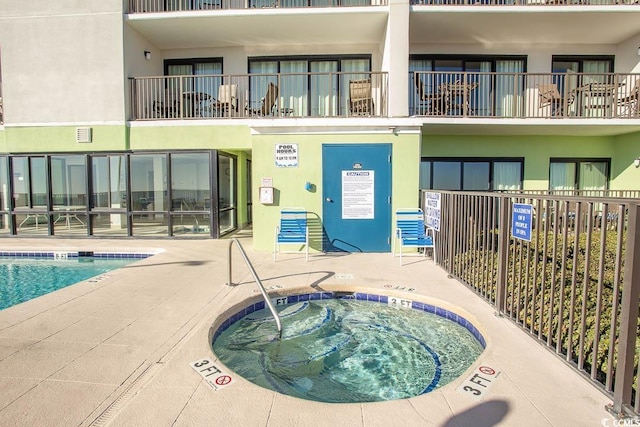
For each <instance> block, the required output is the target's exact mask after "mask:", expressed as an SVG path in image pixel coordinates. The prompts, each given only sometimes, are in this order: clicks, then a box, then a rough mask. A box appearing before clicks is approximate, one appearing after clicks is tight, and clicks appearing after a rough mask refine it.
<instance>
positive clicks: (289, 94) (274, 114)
mask: <svg viewBox="0 0 640 427" xmlns="http://www.w3.org/2000/svg"><path fill="white" fill-rule="evenodd" d="M130 81H131V106H132V113H131V116H132V117H131V119H132V120H181V119H214V118H284V117H353V116H359V117H385V116H387V73H381V72H359V71H358V72H339V73H291V74H250V75H197V76H196V75H188V76H161V77H135V78H131V79H130Z"/></svg>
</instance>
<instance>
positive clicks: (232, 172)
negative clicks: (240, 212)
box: [218, 153, 237, 236]
mask: <svg viewBox="0 0 640 427" xmlns="http://www.w3.org/2000/svg"><path fill="white" fill-rule="evenodd" d="M236 164H237V160H236V157H235V156H232V155H231V154H224V153H218V227H219V232H220V236H222V235H223V234H227V233H229V232H231V231H233V230H235V229H236V228H237V214H236V203H237V202H236V200H237V190H236V183H237V170H236Z"/></svg>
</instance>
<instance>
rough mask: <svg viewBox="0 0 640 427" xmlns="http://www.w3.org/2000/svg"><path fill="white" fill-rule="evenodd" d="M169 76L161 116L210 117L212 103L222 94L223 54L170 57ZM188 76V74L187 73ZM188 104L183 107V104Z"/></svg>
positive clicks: (165, 71)
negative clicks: (184, 57) (220, 88)
mask: <svg viewBox="0 0 640 427" xmlns="http://www.w3.org/2000/svg"><path fill="white" fill-rule="evenodd" d="M164 73H165V75H167V76H176V77H173V78H171V77H170V78H167V83H166V86H167V87H166V88H165V89H166V91H167V94H166V95H165V96H163V97H160V98H161V99H162V100H163V105H162V107H161V108H162V109H163V110H164V111H161V112H160V114H161V116H176V115H179V114H180V112H181V110H182V113H183V114H184V115H185V116H187V117H194V116H201V117H210V116H211V115H212V114H213V112H212V111H211V109H210V108H209V103H210V102H211V100H212V99H213V98H218V88H219V87H220V85H221V84H223V82H222V58H196V59H169V60H166V61H165V63H164ZM185 76H187V77H185ZM181 104H182V105H184V107H183V108H182V109H181V108H180V107H179V105H181Z"/></svg>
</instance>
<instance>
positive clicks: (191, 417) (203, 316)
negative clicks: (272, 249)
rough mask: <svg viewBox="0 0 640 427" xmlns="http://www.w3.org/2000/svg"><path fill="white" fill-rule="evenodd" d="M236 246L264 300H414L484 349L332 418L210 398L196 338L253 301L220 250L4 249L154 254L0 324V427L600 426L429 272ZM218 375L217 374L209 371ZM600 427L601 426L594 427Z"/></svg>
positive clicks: (121, 246)
mask: <svg viewBox="0 0 640 427" xmlns="http://www.w3.org/2000/svg"><path fill="white" fill-rule="evenodd" d="M237 237H239V238H240V241H241V242H242V244H243V246H244V248H245V251H246V252H247V254H248V256H249V258H250V259H251V261H252V263H253V264H254V267H255V269H256V271H257V273H258V275H259V276H260V278H261V280H262V281H263V283H264V285H265V287H266V288H267V289H268V291H269V292H273V291H280V292H285V291H286V290H287V289H290V288H294V287H299V286H303V285H310V286H313V287H314V288H316V289H318V290H320V289H323V286H327V287H331V286H332V285H343V286H344V287H345V288H347V289H354V290H355V289H359V290H360V289H369V290H370V291H371V292H378V291H379V292H381V293H385V292H392V293H394V294H396V295H399V296H402V297H405V296H406V298H407V299H412V297H413V296H425V297H429V298H435V299H437V300H441V301H443V302H444V303H445V304H452V305H455V306H458V307H460V308H461V309H462V310H464V311H466V312H468V313H470V314H471V316H472V318H471V319H468V320H472V321H473V322H474V323H475V324H476V325H477V326H479V327H480V328H481V331H482V332H483V333H484V334H485V338H486V339H487V348H486V349H485V351H484V352H483V353H482V354H481V356H480V358H479V359H478V361H477V362H476V363H474V364H473V366H472V367H471V368H469V370H467V371H466V372H465V374H463V375H462V376H461V377H460V378H459V379H457V380H455V381H453V382H452V383H450V384H448V385H446V386H443V387H441V388H439V389H436V390H435V391H433V392H431V393H428V394H425V395H421V396H418V397H415V398H411V399H405V400H397V401H388V402H379V403H366V404H330V403H319V402H312V401H306V400H301V399H296V398H292V397H289V396H284V395H281V394H279V393H276V392H273V391H270V390H266V389H263V388H261V387H258V386H256V385H253V384H252V383H249V382H248V381H246V380H244V379H243V378H241V377H239V376H237V375H235V374H234V373H230V374H231V378H232V380H231V383H230V384H229V385H227V386H225V387H224V388H221V389H219V390H217V391H215V390H213V389H212V388H211V387H210V386H209V385H208V384H207V383H206V382H205V381H204V380H202V378H201V377H200V376H199V375H198V373H197V372H196V371H195V370H194V369H192V367H191V366H190V363H191V362H194V361H197V360H200V359H203V358H210V359H213V360H214V361H215V360H216V359H215V356H214V355H213V353H212V352H211V349H210V346H209V342H208V335H209V328H210V326H211V324H212V323H213V322H214V320H215V319H216V318H217V317H218V316H219V315H221V314H222V313H223V312H225V311H227V310H228V309H229V308H230V307H231V306H233V305H234V304H237V303H239V302H241V301H243V300H245V299H247V298H249V297H254V296H256V295H258V288H257V286H256V285H255V283H253V279H252V278H251V275H250V273H249V271H248V269H247V268H246V266H245V265H244V262H243V261H242V259H241V257H240V254H239V253H238V251H237V249H236V248H234V249H233V259H234V262H233V281H234V283H239V284H238V285H235V286H227V285H226V282H227V271H228V270H227V251H228V245H229V241H228V240H217V241H216V240H197V241H187V240H102V239H95V240H87V239H82V240H63V239H3V240H2V241H1V242H0V250H34V249H55V250H65V249H69V250H94V251H107V250H109V251H112V250H113V251H122V252H142V251H146V250H158V249H159V250H162V252H160V253H159V254H157V255H155V256H153V257H150V258H147V259H143V260H140V261H137V262H135V263H133V264H131V265H129V266H127V267H125V268H122V269H119V270H116V271H113V272H111V273H108V274H106V275H103V276H101V277H100V280H90V281H84V282H80V283H78V284H76V285H73V286H69V287H67V288H64V289H61V290H59V291H56V292H53V293H51V294H48V295H45V296H42V297H40V298H36V299H34V300H31V301H28V302H25V303H23V304H19V305H16V306H14V307H10V308H8V309H5V310H1V311H0V425H2V426H75V425H79V426H107V425H109V426H171V425H176V426H218V425H225V426H396V425H397V426H446V427H464V426H470V427H483V426H536V427H537V426H601V425H609V426H611V425H613V418H612V417H611V416H610V415H609V414H608V413H607V412H606V410H605V405H607V404H608V403H610V402H611V400H610V399H609V398H608V397H607V396H605V395H604V394H603V393H602V392H601V391H599V390H598V389H597V388H596V387H594V386H593V385H592V384H590V383H589V380H588V379H586V378H584V377H583V376H581V375H580V374H578V373H576V372H574V371H573V370H572V369H571V368H569V367H568V366H567V365H566V364H565V363H564V362H563V361H562V360H561V359H560V358H559V357H557V356H556V355H554V354H553V353H552V352H551V351H549V350H547V349H545V348H544V347H543V346H542V345H540V344H538V343H537V342H535V341H534V339H533V338H531V337H530V336H528V335H527V334H526V333H524V332H523V331H522V330H521V329H520V328H519V327H518V326H516V325H515V324H514V323H512V322H511V321H510V320H508V319H506V318H502V317H499V316H496V314H495V310H494V309H493V308H492V307H491V306H490V305H489V304H487V303H486V302H485V301H484V300H482V299H481V298H480V297H478V296H477V295H475V294H474V293H473V292H472V291H470V290H469V289H467V288H466V287H465V286H464V285H462V284H460V283H459V282H457V281H456V280H454V279H450V278H448V277H447V274H446V272H445V271H444V270H442V269H441V268H439V267H437V266H434V264H433V262H432V261H431V260H430V259H428V258H427V259H423V258H420V257H412V258H405V265H404V266H402V267H401V266H400V265H399V260H398V258H395V259H394V258H393V257H392V256H391V254H342V255H314V256H310V258H309V262H308V263H305V261H304V254H301V255H297V254H286V255H279V257H278V261H277V262H273V260H272V255H271V254H270V253H265V252H256V251H253V250H252V245H251V237H250V235H247V236H246V237H242V233H240V235H238V236H237ZM216 363H217V362H216ZM481 365H482V366H489V367H491V368H493V369H495V370H496V371H497V372H499V375H498V376H497V378H495V380H494V381H493V382H492V384H491V386H490V387H489V388H488V390H487V392H486V394H485V395H484V396H483V397H482V398H481V399H479V400H478V399H474V398H473V397H471V396H470V395H469V394H464V393H462V392H461V391H458V390H457V389H458V387H459V386H460V385H461V384H462V383H463V382H464V381H465V380H466V379H467V378H468V377H470V376H471V375H472V374H473V372H474V370H475V369H477V368H478V367H479V366H481ZM603 420H607V421H606V422H605V421H603Z"/></svg>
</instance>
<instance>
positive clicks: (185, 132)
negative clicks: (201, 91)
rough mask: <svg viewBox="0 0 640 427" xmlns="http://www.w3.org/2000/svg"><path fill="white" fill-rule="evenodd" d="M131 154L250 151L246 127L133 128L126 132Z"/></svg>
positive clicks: (249, 133) (247, 128)
mask: <svg viewBox="0 0 640 427" xmlns="http://www.w3.org/2000/svg"><path fill="white" fill-rule="evenodd" d="M130 141H131V142H130V146H131V150H150V149H153V150H175V149H181V150H190V149H201V148H205V149H212V148H216V149H219V150H224V149H229V150H239V149H249V148H251V132H250V129H249V127H248V126H220V125H216V126H189V125H188V124H185V125H183V126H135V127H132V128H130Z"/></svg>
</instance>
